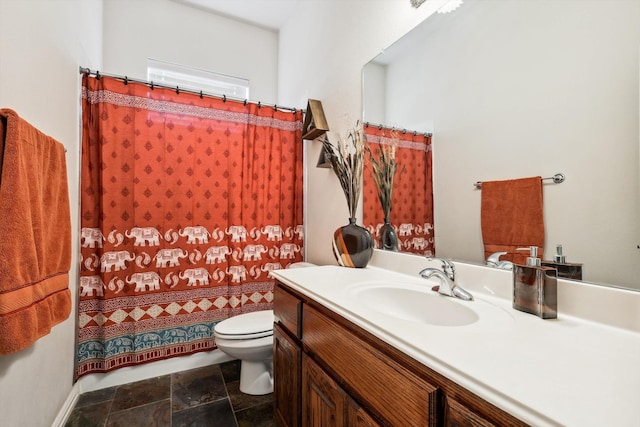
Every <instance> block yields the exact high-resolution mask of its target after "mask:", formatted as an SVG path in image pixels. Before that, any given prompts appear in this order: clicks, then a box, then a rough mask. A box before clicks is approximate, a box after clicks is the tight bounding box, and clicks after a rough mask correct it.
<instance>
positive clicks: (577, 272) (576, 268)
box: [542, 245, 582, 280]
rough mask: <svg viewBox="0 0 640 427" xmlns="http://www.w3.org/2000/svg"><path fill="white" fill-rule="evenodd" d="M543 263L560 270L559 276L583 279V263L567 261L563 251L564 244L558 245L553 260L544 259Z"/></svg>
mask: <svg viewBox="0 0 640 427" xmlns="http://www.w3.org/2000/svg"><path fill="white" fill-rule="evenodd" d="M542 265H544V266H547V267H553V268H555V269H556V270H558V277H561V278H565V279H574V280H582V264H579V263H575V262H567V257H566V256H565V255H564V254H563V253H562V245H556V254H555V255H554V256H553V261H546V260H543V261H542Z"/></svg>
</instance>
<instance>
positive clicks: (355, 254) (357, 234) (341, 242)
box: [333, 218, 374, 268]
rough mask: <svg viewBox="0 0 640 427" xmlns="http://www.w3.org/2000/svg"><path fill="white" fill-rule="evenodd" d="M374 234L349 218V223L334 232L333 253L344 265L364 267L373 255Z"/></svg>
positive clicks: (339, 262)
mask: <svg viewBox="0 0 640 427" xmlns="http://www.w3.org/2000/svg"><path fill="white" fill-rule="evenodd" d="M373 247H374V242H373V236H372V235H371V233H370V232H369V230H367V229H366V228H364V227H360V226H359V225H357V224H356V219H355V218H349V224H348V225H345V226H343V227H340V228H338V229H337V230H336V231H335V233H333V255H334V256H335V257H336V261H338V264H340V265H341V266H343V267H355V268H364V267H366V266H367V264H368V263H369V260H371V257H372V256H373Z"/></svg>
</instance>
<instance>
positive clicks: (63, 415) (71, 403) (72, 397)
mask: <svg viewBox="0 0 640 427" xmlns="http://www.w3.org/2000/svg"><path fill="white" fill-rule="evenodd" d="M79 396H80V386H79V385H78V383H75V384H74V385H73V387H71V391H70V392H69V395H68V396H67V399H66V400H65V401H64V404H63V405H62V407H61V408H60V410H59V411H58V415H57V416H56V418H55V419H54V420H53V423H52V424H51V427H63V426H64V425H65V424H66V423H67V419H68V418H69V415H71V411H73V408H74V407H75V406H76V403H77V402H78V397H79Z"/></svg>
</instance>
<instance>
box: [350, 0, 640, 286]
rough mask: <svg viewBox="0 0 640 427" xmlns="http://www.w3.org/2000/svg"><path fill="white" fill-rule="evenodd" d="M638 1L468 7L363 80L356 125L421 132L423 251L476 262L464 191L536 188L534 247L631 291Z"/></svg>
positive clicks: (410, 40)
mask: <svg viewBox="0 0 640 427" xmlns="http://www.w3.org/2000/svg"><path fill="white" fill-rule="evenodd" d="M639 58H640V2H638V1H637V0H620V1H614V2H611V1H604V0H592V1H575V0H555V1H553V2H549V1H542V0H532V1H526V2H525V1H505V0H474V1H465V2H464V3H463V4H462V6H460V7H459V8H458V9H457V10H455V11H454V12H451V13H448V14H434V15H432V16H430V17H429V18H428V19H426V20H425V21H424V22H423V23H422V24H420V25H419V26H418V27H416V28H415V29H413V30H412V31H411V32H410V33H409V34H407V35H406V36H404V37H403V38H402V39H400V40H399V41H398V42H396V43H395V44H393V45H392V46H391V47H389V48H388V49H385V50H384V51H383V52H382V53H381V54H380V55H379V56H378V57H376V58H374V59H373V60H372V61H371V62H370V63H369V64H367V65H365V67H364V70H363V87H364V91H363V109H364V113H363V120H364V121H365V122H371V123H377V124H384V125H386V126H389V127H396V128H400V129H410V130H417V131H420V132H431V133H433V187H434V188H433V190H434V216H435V218H434V231H435V250H436V254H437V255H438V256H441V257H448V258H452V259H455V260H461V261H469V262H476V263H483V262H484V253H483V243H482V235H481V227H480V203H481V192H482V190H479V189H476V187H475V186H474V183H476V182H477V181H490V180H504V179H514V178H522V177H530V176H542V177H551V176H553V175H554V174H556V173H563V174H564V175H565V176H566V180H565V182H564V183H562V184H553V183H552V182H550V183H547V182H549V181H545V184H544V185H543V198H544V221H545V237H546V239H545V249H544V258H545V259H550V258H552V257H553V255H554V252H555V247H556V245H557V244H561V245H562V246H563V249H564V254H565V256H566V259H567V262H576V263H582V264H583V280H585V281H588V282H593V283H600V284H607V285H615V286H621V287H628V288H634V289H640V246H639V245H640V175H639V170H640V167H639V165H640V153H639V151H640V150H639V139H638V135H639V127H640V125H639V122H640V121H639V108H638V105H639V99H640V94H639V89H638V88H639V81H640V59H639Z"/></svg>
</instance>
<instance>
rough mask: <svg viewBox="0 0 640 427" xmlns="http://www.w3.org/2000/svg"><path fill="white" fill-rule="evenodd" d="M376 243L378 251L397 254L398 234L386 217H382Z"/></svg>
mask: <svg viewBox="0 0 640 427" xmlns="http://www.w3.org/2000/svg"><path fill="white" fill-rule="evenodd" d="M378 241H379V242H380V249H383V250H385V251H394V252H398V234H397V233H396V230H395V228H393V225H391V221H390V220H389V217H388V216H386V217H384V224H382V227H380V231H378Z"/></svg>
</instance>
